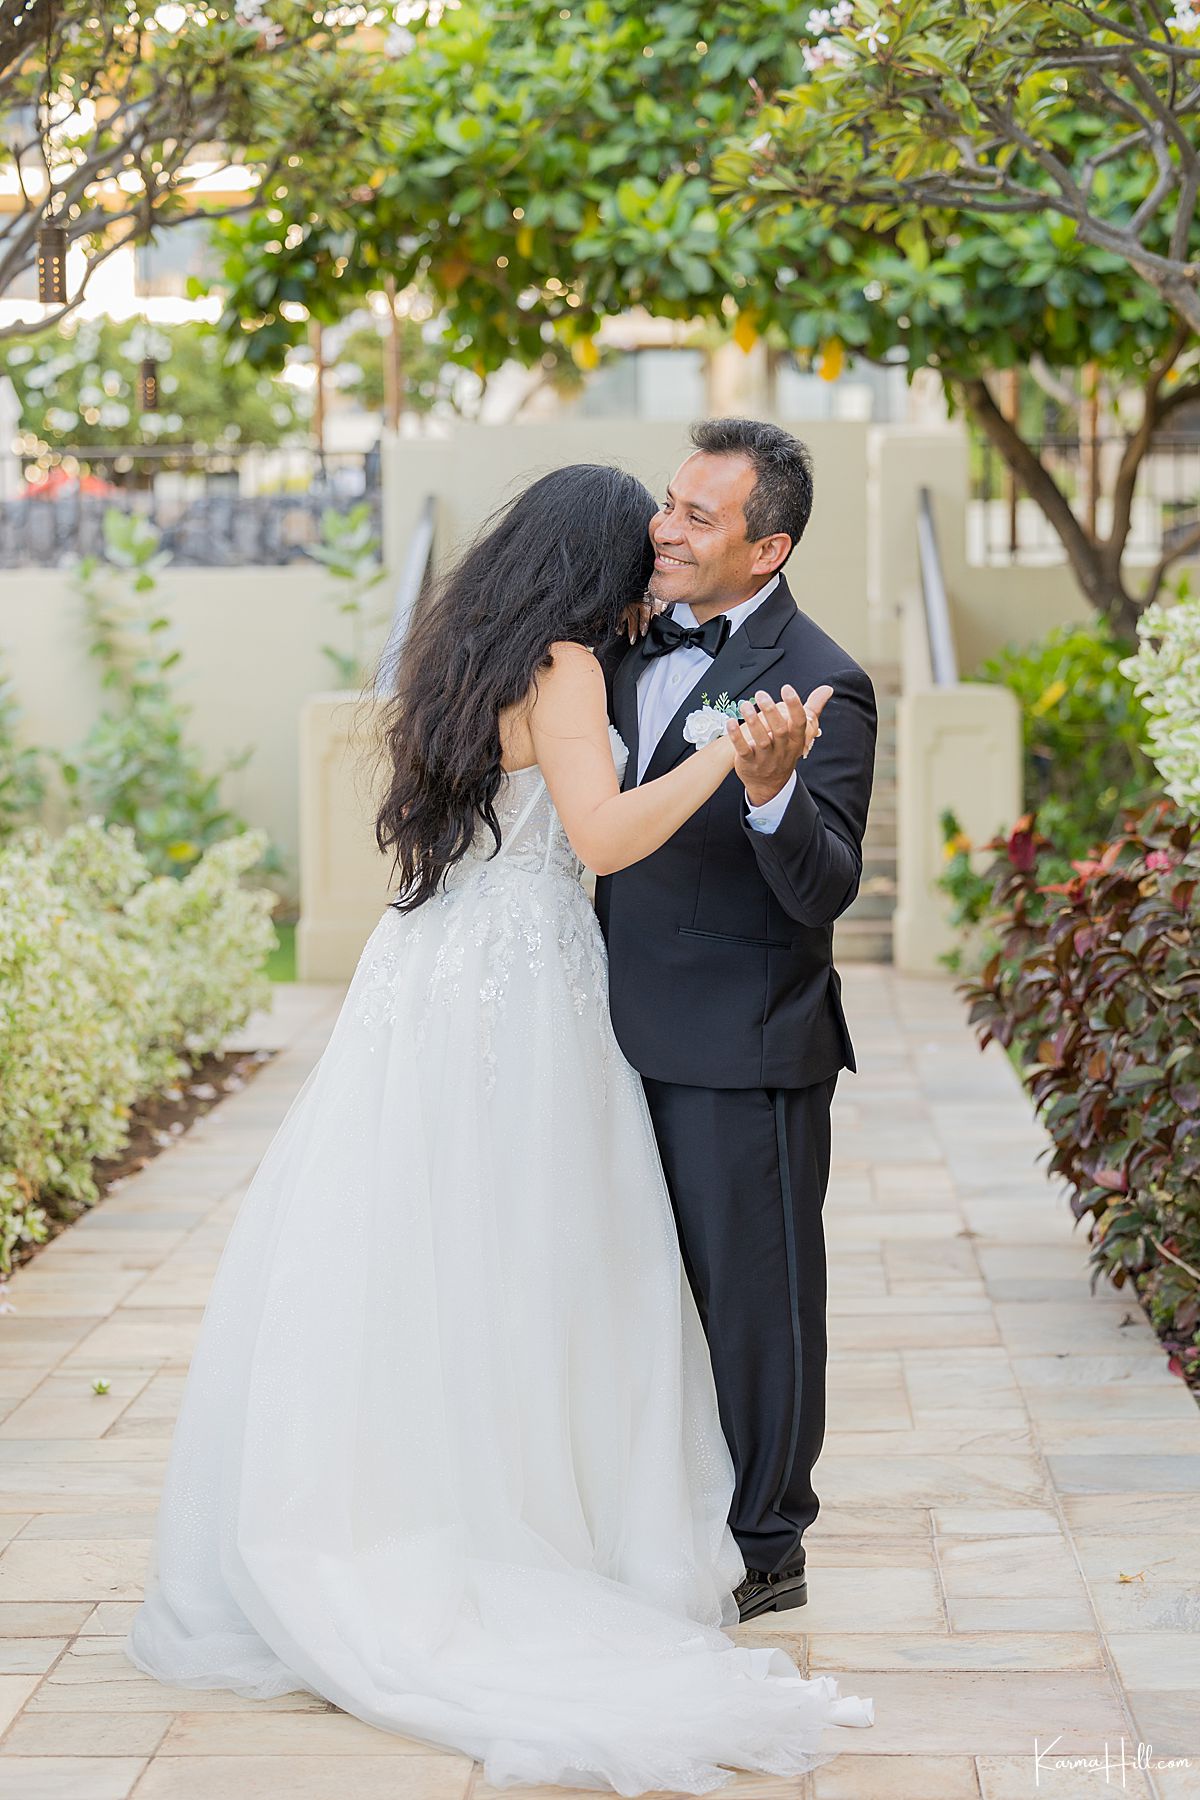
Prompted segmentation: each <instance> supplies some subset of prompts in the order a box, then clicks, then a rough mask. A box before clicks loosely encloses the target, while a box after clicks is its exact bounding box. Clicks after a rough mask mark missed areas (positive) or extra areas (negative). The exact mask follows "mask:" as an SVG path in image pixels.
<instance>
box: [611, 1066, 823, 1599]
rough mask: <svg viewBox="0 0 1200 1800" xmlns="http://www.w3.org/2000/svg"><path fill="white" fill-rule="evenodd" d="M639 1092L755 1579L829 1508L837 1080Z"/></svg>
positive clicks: (782, 1565) (736, 1523) (799, 1553)
mask: <svg viewBox="0 0 1200 1800" xmlns="http://www.w3.org/2000/svg"><path fill="white" fill-rule="evenodd" d="M643 1081H644V1085H645V1089H646V1099H647V1101H648V1103H649V1106H650V1115H651V1118H652V1119H653V1121H654V1131H655V1136H656V1137H657V1139H658V1147H659V1151H660V1152H661V1155H662V1160H663V1167H664V1169H665V1171H666V1177H667V1186H668V1188H669V1190H670V1194H671V1204H672V1207H673V1208H674V1212H675V1218H676V1223H677V1225H678V1228H679V1240H680V1243H681V1245H682V1248H683V1259H684V1264H685V1267H686V1269H687V1273H688V1278H689V1280H690V1282H691V1286H692V1292H693V1293H694V1294H695V1296H696V1304H697V1307H698V1308H699V1312H700V1317H701V1319H702V1320H703V1322H704V1329H705V1332H706V1334H707V1337H708V1343H709V1351H710V1355H711V1357H712V1365H713V1376H714V1379H715V1382H716V1389H717V1402H718V1405H719V1408H720V1414H721V1427H722V1430H723V1431H724V1434H725V1440H726V1442H727V1443H728V1445H729V1449H730V1453H731V1455H732V1457H733V1464H734V1472H735V1479H734V1490H733V1504H732V1507H731V1509H730V1515H729V1523H730V1527H731V1529H732V1531H733V1535H734V1537H735V1538H736V1540H737V1544H738V1548H739V1549H740V1550H741V1553H742V1558H743V1561H744V1562H745V1564H746V1567H747V1568H749V1569H765V1570H768V1571H770V1572H774V1571H777V1570H781V1569H787V1568H790V1567H792V1566H794V1565H795V1564H797V1563H799V1562H801V1561H802V1560H803V1557H804V1551H803V1547H802V1544H801V1536H802V1534H803V1532H804V1531H805V1529H806V1528H807V1527H808V1526H809V1525H811V1524H812V1522H813V1520H814V1519H815V1518H816V1516H817V1509H818V1506H819V1504H820V1503H819V1501H818V1499H817V1496H816V1494H815V1493H814V1492H813V1485H812V1467H813V1464H814V1463H815V1461H816V1460H817V1456H818V1454H819V1453H820V1449H821V1443H822V1439H823V1437H824V1435H825V1363H826V1334H825V1298H826V1275H825V1234H824V1229H823V1224H822V1217H821V1210H822V1206H823V1204H824V1200H825V1191H826V1188H827V1187H828V1184H829V1109H830V1103H831V1102H832V1100H833V1090H834V1088H835V1086H836V1085H837V1076H836V1075H834V1076H833V1077H831V1078H830V1079H829V1080H828V1081H821V1082H817V1083H816V1084H815V1085H814V1086H812V1087H805V1088H775V1089H762V1088H702V1087H682V1086H679V1085H678V1084H676V1083H674V1082H669V1081H652V1080H650V1079H649V1078H647V1077H643Z"/></svg>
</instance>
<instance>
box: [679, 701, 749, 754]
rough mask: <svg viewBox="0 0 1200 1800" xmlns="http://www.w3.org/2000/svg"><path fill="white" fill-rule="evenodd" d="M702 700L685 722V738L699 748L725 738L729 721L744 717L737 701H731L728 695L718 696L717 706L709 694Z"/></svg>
mask: <svg viewBox="0 0 1200 1800" xmlns="http://www.w3.org/2000/svg"><path fill="white" fill-rule="evenodd" d="M700 700H701V705H700V706H699V708H698V709H697V710H696V711H695V712H690V713H689V714H688V716H687V718H686V719H685V720H684V722H683V735H684V738H685V739H686V741H687V742H688V743H689V744H695V745H696V746H697V748H700V747H701V746H703V745H704V744H711V743H712V742H713V741H714V739H716V738H719V737H724V736H725V726H726V723H727V722H728V720H730V719H740V718H741V716H742V714H741V708H740V707H739V705H738V703H737V701H736V700H731V699H730V698H729V695H728V694H718V695H717V698H716V703H715V704H714V703H713V702H712V701H711V700H710V699H709V697H708V695H707V694H701V696H700Z"/></svg>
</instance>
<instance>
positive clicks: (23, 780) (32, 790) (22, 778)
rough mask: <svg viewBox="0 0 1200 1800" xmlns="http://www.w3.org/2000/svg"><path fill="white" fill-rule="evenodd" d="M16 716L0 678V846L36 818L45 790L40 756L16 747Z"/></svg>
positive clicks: (5, 682)
mask: <svg viewBox="0 0 1200 1800" xmlns="http://www.w3.org/2000/svg"><path fill="white" fill-rule="evenodd" d="M19 716H20V709H19V707H18V706H17V702H16V698H15V696H14V694H13V691H12V683H11V682H10V681H9V679H8V677H7V676H5V675H0V843H3V842H4V840H5V839H6V838H9V837H11V836H12V834H13V832H14V831H15V830H16V829H17V827H18V826H20V825H25V824H27V823H28V822H29V820H30V819H32V818H34V817H35V816H36V814H37V810H38V808H39V807H40V805H41V803H42V799H43V796H44V794H45V788H46V784H45V779H44V777H43V775H42V770H41V755H42V753H41V752H40V751H39V750H37V749H35V748H33V747H32V746H29V747H26V748H23V749H22V748H18V746H17V742H16V722H17V719H18V717H19Z"/></svg>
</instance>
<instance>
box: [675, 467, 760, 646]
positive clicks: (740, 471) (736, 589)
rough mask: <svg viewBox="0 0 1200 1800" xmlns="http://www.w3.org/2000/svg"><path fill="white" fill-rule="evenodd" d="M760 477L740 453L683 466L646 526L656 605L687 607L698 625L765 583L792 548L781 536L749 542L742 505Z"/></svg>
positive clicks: (745, 597) (745, 598) (754, 591)
mask: <svg viewBox="0 0 1200 1800" xmlns="http://www.w3.org/2000/svg"><path fill="white" fill-rule="evenodd" d="M757 478H758V477H757V472H756V470H755V467H754V464H753V463H752V462H751V461H750V459H749V457H747V456H742V455H739V454H732V455H722V456H715V455H709V454H707V453H706V452H704V451H702V450H697V451H695V452H694V453H693V455H691V456H689V457H688V458H687V460H686V461H685V462H683V463H681V464H680V466H679V468H678V469H677V470H676V471H675V474H674V476H673V477H672V480H671V482H670V485H669V486H668V488H667V492H666V498H665V499H664V500H663V501H662V503H661V505H660V506H659V509H658V511H657V512H656V513H655V515H654V517H653V518H652V519H651V521H650V542H651V544H652V545H653V547H654V576H653V580H652V582H651V593H652V594H653V595H654V598H655V599H656V600H660V601H663V602H665V604H666V605H668V606H674V605H675V604H676V603H677V602H679V601H685V602H686V603H687V604H688V605H689V606H690V607H691V609H692V612H693V613H694V615H695V617H696V619H697V621H698V622H699V623H701V624H703V623H704V621H705V620H706V619H709V618H712V617H713V616H714V615H715V614H716V613H719V612H724V611H726V609H727V608H728V607H730V606H736V605H737V604H738V602H739V601H742V600H748V599H749V598H750V596H751V595H752V594H754V593H757V591H758V589H759V588H760V587H762V586H763V584H764V583H765V582H767V581H769V580H770V578H771V576H772V575H773V574H774V572H775V570H776V569H777V568H778V567H779V566H780V565H781V563H782V562H783V561H784V558H785V557H786V554H787V551H788V550H789V549H790V548H791V543H790V540H789V539H788V538H787V537H785V536H781V535H779V534H776V535H774V536H771V537H767V538H760V539H758V540H753V539H751V538H750V537H748V536H747V532H746V515H745V511H744V507H745V503H746V501H747V500H748V499H749V497H750V495H751V494H752V492H753V491H754V487H755V483H756V481H757Z"/></svg>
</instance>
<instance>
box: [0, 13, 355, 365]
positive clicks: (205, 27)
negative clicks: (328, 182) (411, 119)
mask: <svg viewBox="0 0 1200 1800" xmlns="http://www.w3.org/2000/svg"><path fill="white" fill-rule="evenodd" d="M388 12H389V9H388V8H380V7H375V8H370V7H367V6H363V5H343V6H339V7H336V8H328V9H325V8H322V7H320V6H313V5H307V4H300V3H298V0H169V3H163V4H155V3H154V0H88V4H87V5H86V6H79V5H64V4H62V3H61V0H23V4H21V5H17V6H8V7H5V8H4V9H3V12H2V14H0V110H2V111H3V115H4V117H5V119H6V122H7V128H6V132H5V144H4V149H3V151H2V152H0V169H4V170H6V173H7V177H8V181H9V183H10V185H11V187H12V189H13V190H14V191H15V193H16V195H17V201H18V204H17V207H16V209H15V211H12V212H7V213H3V214H0V294H3V293H4V292H5V291H6V290H7V289H8V288H9V287H10V286H11V284H12V283H13V282H14V281H15V280H16V278H17V277H18V276H19V275H21V274H22V273H24V272H25V271H27V270H29V269H31V268H32V267H33V265H34V263H35V260H36V258H37V254H38V238H39V232H40V231H41V230H42V229H43V228H44V227H47V226H50V227H58V228H61V229H62V230H63V231H64V232H65V234H66V242H67V244H68V245H69V246H73V247H75V248H77V249H78V250H80V251H82V253H83V261H82V274H81V275H80V276H79V277H78V278H77V279H75V280H74V283H73V289H72V291H70V292H69V293H68V294H67V296H66V299H65V300H64V301H62V302H61V303H57V302H56V303H55V304H53V305H51V306H48V307H47V310H46V312H45V313H44V315H43V316H42V318H41V320H40V322H39V323H40V328H41V329H47V328H49V327H52V326H54V325H56V324H57V323H58V322H59V321H60V320H61V319H63V318H64V317H66V316H67V314H69V313H70V312H72V311H73V310H74V309H75V307H76V306H78V304H79V302H80V301H81V299H82V298H83V296H84V294H85V293H86V292H87V289H88V285H89V283H90V282H91V279H92V277H93V275H94V274H95V271H96V270H97V269H98V268H99V267H100V266H101V264H102V263H104V262H105V261H106V260H107V258H108V257H110V256H112V255H113V254H114V252H115V251H117V250H118V249H120V248H121V247H122V246H123V245H125V244H128V243H130V242H135V241H145V240H146V239H147V238H149V237H151V236H152V235H153V234H154V233H156V232H159V231H162V230H166V229H169V228H170V227H171V226H172V225H175V224H178V223H179V222H180V221H182V220H184V219H188V218H193V217H196V216H197V215H198V214H209V213H212V212H220V211H223V212H233V211H238V210H244V209H246V208H249V207H253V206H255V205H257V204H260V203H261V204H268V203H269V201H270V200H271V199H272V198H275V197H279V196H280V195H281V194H282V193H286V189H287V182H288V179H289V178H290V176H291V173H292V171H300V170H302V169H303V168H304V167H305V165H306V163H307V162H308V161H309V160H311V159H313V158H316V159H318V160H319V161H320V162H322V163H325V161H326V159H328V162H329V164H330V165H331V166H333V165H336V161H337V158H338V155H339V152H340V149H341V147H342V146H344V145H346V144H348V143H351V142H359V141H362V140H363V139H364V138H366V137H368V136H369V134H370V132H371V130H372V128H373V126H374V123H375V118H376V111H375V109H376V106H377V104H378V87H379V84H378V80H377V76H378V70H379V68H380V66H381V65H382V66H384V67H386V57H383V56H381V55H380V47H381V46H380V44H378V43H376V42H375V41H374V40H373V39H372V38H371V36H370V35H369V34H367V35H365V36H364V30H363V28H364V26H365V25H366V24H367V23H368V22H369V21H370V19H371V18H372V17H375V16H378V15H380V14H385V15H386V14H387V13H388ZM230 169H234V170H236V172H237V173H236V177H235V180H236V182H239V183H240V184H241V191H240V192H238V193H236V194H234V197H233V198H232V199H227V200H226V202H224V203H222V204H217V203H215V202H214V201H213V199H212V198H211V190H212V189H213V188H214V187H216V188H217V189H218V190H219V189H220V187H221V179H220V178H221V175H222V172H223V171H229V170H230ZM30 329H31V327H30V325H29V324H28V323H19V324H15V325H12V326H9V327H6V328H3V329H0V338H2V337H4V336H7V335H13V334H17V335H19V334H23V333H28V331H29V330H30Z"/></svg>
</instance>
